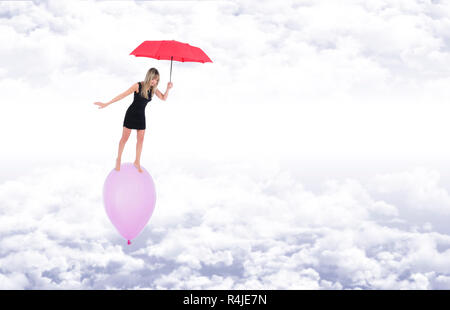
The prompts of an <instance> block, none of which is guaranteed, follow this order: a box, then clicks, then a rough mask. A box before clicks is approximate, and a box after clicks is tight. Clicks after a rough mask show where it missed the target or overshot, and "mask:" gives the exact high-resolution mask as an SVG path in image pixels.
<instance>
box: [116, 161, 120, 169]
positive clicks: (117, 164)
mask: <svg viewBox="0 0 450 310" xmlns="http://www.w3.org/2000/svg"><path fill="white" fill-rule="evenodd" d="M116 170H117V171H119V170H120V158H116Z"/></svg>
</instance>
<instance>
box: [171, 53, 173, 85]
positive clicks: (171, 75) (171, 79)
mask: <svg viewBox="0 0 450 310" xmlns="http://www.w3.org/2000/svg"><path fill="white" fill-rule="evenodd" d="M172 61H173V56H171V58H170V82H172Z"/></svg>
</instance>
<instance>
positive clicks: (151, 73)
mask: <svg viewBox="0 0 450 310" xmlns="http://www.w3.org/2000/svg"><path fill="white" fill-rule="evenodd" d="M155 78H156V79H157V82H156V85H155V86H154V87H152V86H151V85H150V83H151V81H152V80H153V79H155ZM158 84H159V72H158V70H156V68H150V69H149V70H148V71H147V74H146V75H145V81H143V82H141V86H142V87H141V92H140V94H141V96H142V97H144V98H146V99H149V98H148V91H149V90H150V91H151V93H152V97H153V95H154V94H155V91H156V88H157V87H158Z"/></svg>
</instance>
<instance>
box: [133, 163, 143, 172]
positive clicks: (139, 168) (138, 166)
mask: <svg viewBox="0 0 450 310" xmlns="http://www.w3.org/2000/svg"><path fill="white" fill-rule="evenodd" d="M134 166H135V167H136V168H137V169H138V170H139V172H142V169H141V165H140V164H139V163H137V162H134Z"/></svg>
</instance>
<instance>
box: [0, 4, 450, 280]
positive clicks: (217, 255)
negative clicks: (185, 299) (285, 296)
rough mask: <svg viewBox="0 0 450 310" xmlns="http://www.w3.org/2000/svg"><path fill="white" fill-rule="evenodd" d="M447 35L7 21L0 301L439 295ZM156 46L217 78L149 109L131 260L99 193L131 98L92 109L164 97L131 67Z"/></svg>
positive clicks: (333, 14)
mask: <svg viewBox="0 0 450 310" xmlns="http://www.w3.org/2000/svg"><path fill="white" fill-rule="evenodd" d="M449 30H450V5H449V3H448V2H446V1H419V0H418V1H410V0H408V1H406V0H396V1H380V0H376V1H375V0H373V1H372V0H371V1H357V0H351V1H350V0H348V1H340V2H339V5H337V4H333V3H332V2H330V1H322V0H320V1H309V0H305V1H283V2H282V3H280V2H274V1H245V2H240V1H196V2H194V3H193V2H191V1H136V2H133V1H82V2H80V1H76V2H75V1H64V2H62V1H23V2H15V1H14V2H13V1H11V2H0V39H1V41H2V42H7V44H2V46H1V47H0V61H1V65H0V89H1V90H2V92H1V94H0V96H1V97H0V131H1V132H2V133H3V135H2V152H1V153H0V165H1V166H0V168H1V171H2V175H1V176H0V177H1V179H0V288H3V289H14V288H17V289H80V288H83V289H117V288H118V289H121V288H132V289H139V288H151V289H183V288H186V289H247V288H252V289H261V288H268V289H298V288H307V289H360V288H362V289H416V288H417V289H449V288H450V272H449V270H448V269H449V265H448V263H447V262H448V260H449V255H450V254H449V253H450V252H449V245H450V239H449V238H450V236H449V233H450V231H449V229H448V225H447V223H448V220H449V215H450V214H449V213H450V197H449V193H448V191H447V188H448V186H447V185H448V184H450V181H445V182H444V179H445V178H447V177H449V176H448V175H447V171H448V170H446V168H445V167H447V166H445V167H444V166H441V167H438V166H436V165H437V164H436V162H437V160H444V162H445V161H446V159H447V158H448V155H450V148H449V147H448V146H447V143H445V141H446V139H447V136H446V133H447V132H449V130H450V128H449V122H448V121H447V119H446V115H448V114H449V113H448V112H449V108H448V106H447V105H446V103H447V102H448V101H449V99H450V92H449V88H448V84H449V83H448V82H449V73H450V72H449V69H448V65H447V64H448V62H449V56H450V54H449V53H450V40H449V35H448V34H449V33H450V31H449ZM159 39H175V40H179V41H182V42H189V43H191V44H193V45H196V46H199V47H201V48H202V49H203V50H204V51H205V52H206V53H207V54H208V55H209V56H210V57H211V58H212V59H213V61H214V63H213V64H191V63H177V62H175V63H174V64H173V65H174V67H173V76H172V80H173V82H174V88H173V89H172V90H171V93H170V95H169V100H168V101H167V102H160V101H158V100H155V101H152V102H151V104H149V106H148V107H147V119H148V121H147V124H148V130H147V132H146V138H145V141H146V142H145V145H144V150H143V156H142V160H141V162H142V163H143V165H144V166H145V167H151V169H148V170H149V171H150V172H151V173H152V175H153V177H154V178H155V181H156V187H157V191H158V196H157V197H158V201H157V207H156V209H155V212H154V214H153V217H152V218H151V220H150V222H149V225H148V226H147V227H146V228H145V230H144V231H143V232H142V234H141V235H140V236H139V237H138V238H137V239H136V240H134V242H133V244H132V245H131V246H127V245H126V241H124V240H122V238H121V237H120V236H119V235H118V233H117V232H116V231H115V230H114V227H113V226H112V225H111V223H109V221H108V218H107V216H106V214H105V212H104V210H103V206H102V197H101V188H102V185H103V181H104V178H105V176H106V175H107V173H108V172H109V171H110V169H112V165H113V164H114V160H115V157H116V155H115V154H116V152H117V146H118V142H119V139H120V136H121V133H122V125H121V124H122V121H123V116H124V113H125V110H126V108H127V106H128V105H129V104H130V103H131V99H130V97H128V98H126V99H124V100H122V101H120V102H117V103H114V104H113V105H112V106H110V107H108V108H107V109H103V110H98V109H97V108H96V106H93V104H92V103H93V102H94V101H104V102H106V101H108V100H110V99H112V98H114V97H115V96H117V95H118V94H119V93H121V92H122V91H124V90H126V89H128V88H129V86H130V85H131V84H133V83H135V82H136V81H139V80H142V79H143V77H144V75H145V72H146V70H147V69H148V68H149V67H153V66H154V67H157V68H158V69H159V70H160V73H161V83H160V86H159V88H160V90H162V91H164V90H165V85H166V83H167V82H168V80H169V78H168V73H169V68H170V67H169V66H170V65H169V62H167V61H166V62H162V61H160V62H159V61H157V60H153V59H144V58H135V57H133V56H130V55H129V53H130V52H131V51H132V50H133V49H134V48H135V47H136V46H137V45H138V44H140V43H141V42H142V41H143V40H159ZM134 139H135V138H134V134H133V136H132V137H131V139H130V142H128V144H127V146H126V148H125V151H124V154H123V162H125V161H129V159H131V158H132V157H134V142H135V140H134ZM285 160H286V161H288V162H289V165H287V166H286V165H284V164H283V163H284V161H285ZM357 160H360V161H362V162H364V160H370V161H371V163H372V164H373V163H374V164H373V165H367V164H365V165H361V166H357V165H356V161H357ZM309 161H312V165H310V166H308V163H309ZM44 162H45V163H46V165H44ZM340 162H346V165H342V166H339V167H332V166H333V165H335V163H336V165H335V166H338V165H339V163H340ZM400 162H401V163H406V162H408V163H410V162H414V163H432V164H424V165H417V164H414V165H409V166H408V167H406V166H403V168H401V169H400V168H395V169H394V168H392V167H393V166H395V163H400ZM283 165H284V166H283ZM327 165H328V166H327ZM328 168H333V169H334V170H333V169H329V170H328V171H327V169H328ZM338 168H339V169H341V170H340V172H338V171H337V169H338ZM319 171H320V173H321V174H322V175H321V177H318V175H319ZM363 175H364V177H363ZM313 179H314V182H315V185H314V186H312V184H313Z"/></svg>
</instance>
